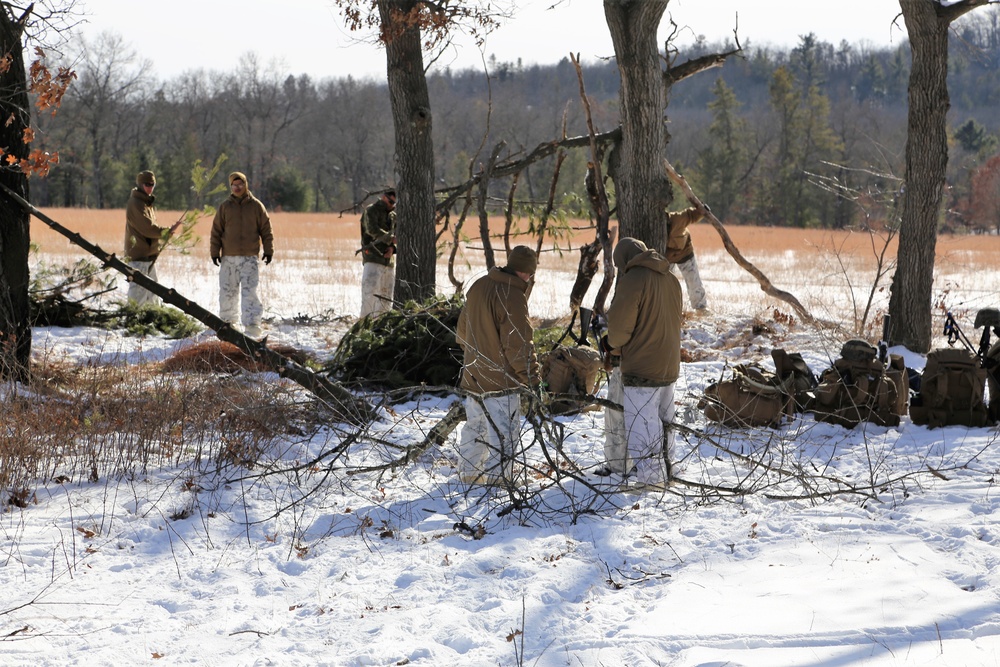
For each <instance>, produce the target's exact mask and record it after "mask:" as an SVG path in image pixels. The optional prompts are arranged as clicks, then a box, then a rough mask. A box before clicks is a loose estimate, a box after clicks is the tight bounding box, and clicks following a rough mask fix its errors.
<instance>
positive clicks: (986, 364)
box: [944, 308, 1000, 369]
mask: <svg viewBox="0 0 1000 667" xmlns="http://www.w3.org/2000/svg"><path fill="white" fill-rule="evenodd" d="M980 327H982V328H983V334H982V336H981V337H980V338H979V347H978V348H976V347H974V346H973V345H972V342H971V341H970V340H969V338H968V337H967V336H966V335H965V332H963V331H962V328H961V327H960V326H958V322H956V321H955V317H954V316H953V315H952V314H951V311H948V313H947V315H945V318H944V335H945V336H947V337H948V345H954V344H955V342H956V341H957V342H960V343H962V345H963V346H965V348H966V349H967V350H968V351H969V352H972V353H973V354H974V355H976V358H977V359H979V366H980V368H987V369H988V368H992V367H993V366H995V365H996V364H997V362H996V360H994V359H990V358H989V356H988V355H989V351H990V331H991V330H992V332H993V333H994V334H995V335H997V336H998V337H1000V310H997V309H996V308H983V309H982V310H980V311H979V312H978V313H976V322H975V324H974V325H973V328H975V329H978V328H980Z"/></svg>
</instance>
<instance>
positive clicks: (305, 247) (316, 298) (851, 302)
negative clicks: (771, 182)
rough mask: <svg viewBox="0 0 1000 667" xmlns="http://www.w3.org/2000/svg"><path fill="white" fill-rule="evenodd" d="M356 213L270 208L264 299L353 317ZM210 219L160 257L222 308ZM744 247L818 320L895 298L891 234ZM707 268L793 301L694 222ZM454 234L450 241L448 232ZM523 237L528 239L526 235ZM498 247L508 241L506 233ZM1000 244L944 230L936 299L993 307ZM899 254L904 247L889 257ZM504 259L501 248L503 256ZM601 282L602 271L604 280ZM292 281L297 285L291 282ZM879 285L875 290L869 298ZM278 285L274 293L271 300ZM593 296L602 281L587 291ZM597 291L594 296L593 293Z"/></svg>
mask: <svg viewBox="0 0 1000 667" xmlns="http://www.w3.org/2000/svg"><path fill="white" fill-rule="evenodd" d="M44 212H45V213H46V214H47V215H48V216H50V217H51V218H53V219H54V220H56V221H57V222H59V223H60V224H62V225H64V226H66V227H67V228H69V229H71V230H73V231H78V232H79V233H81V234H82V235H83V236H84V237H85V238H87V239H88V240H90V241H91V242H93V243H96V244H98V245H100V246H101V247H102V248H104V249H105V250H107V251H109V252H120V250H121V245H122V239H123V235H124V219H125V212H124V210H121V209H115V210H91V209H60V208H55V209H46V210H45V211H44ZM179 217H180V212H178V211H159V212H158V219H159V222H160V224H162V225H168V224H170V223H171V222H173V221H174V220H176V219H178V218H179ZM359 218H360V216H359V215H357V214H345V215H340V214H336V213H283V212H278V213H273V214H272V216H271V220H272V226H273V228H274V234H275V262H274V263H273V264H272V265H271V267H267V268H265V269H263V270H262V279H261V286H262V290H263V293H262V296H263V298H264V299H265V301H266V302H268V301H269V302H270V303H271V304H275V303H278V302H281V301H286V302H287V301H288V298H287V297H288V294H287V291H288V290H289V289H292V290H295V291H296V294H295V296H296V300H297V301H298V302H301V303H299V304H298V305H297V307H300V308H305V309H308V310H310V312H320V311H323V310H327V309H329V310H331V311H334V312H336V313H339V314H343V315H350V314H352V313H354V312H356V308H357V303H359V299H360V297H359V296H358V295H357V294H356V292H357V287H356V286H357V285H358V283H359V282H360V262H359V261H358V260H357V258H356V256H355V250H356V249H357V245H358V224H359ZM573 224H574V227H575V229H576V231H575V232H574V233H573V234H572V235H571V236H570V237H568V238H567V239H566V240H563V241H561V242H560V245H561V247H560V248H555V247H554V246H552V245H551V244H550V245H547V246H546V247H545V249H544V251H543V252H544V254H543V256H542V259H541V262H540V265H539V274H538V278H537V284H536V287H535V291H534V292H533V296H532V314H533V315H536V316H543V315H547V314H552V313H559V312H561V311H562V310H566V309H567V308H568V306H566V305H565V304H567V303H568V300H567V296H568V291H569V286H570V285H571V284H572V281H573V278H574V277H575V273H576V265H577V262H578V259H579V255H578V252H577V251H576V248H578V247H579V245H580V244H581V243H583V242H587V241H589V240H591V239H592V238H593V236H592V234H593V232H592V231H591V230H589V229H587V228H586V227H587V224H588V223H586V222H583V221H577V222H575V223H573ZM502 226H503V223H502V220H501V219H500V218H496V219H494V220H491V228H492V229H495V230H500V229H502ZM477 228H478V225H477V224H476V223H475V221H467V227H466V230H467V231H468V232H472V233H475V231H476V230H477ZM210 230H211V220H210V219H203V220H201V221H200V222H199V223H198V225H197V226H196V229H195V233H196V234H197V235H198V236H200V237H201V238H200V241H199V244H198V245H197V246H196V247H195V248H194V249H192V251H191V254H190V255H189V256H187V257H182V256H181V255H180V254H178V253H176V251H167V252H165V253H164V258H163V259H162V260H161V262H160V263H159V264H158V270H159V271H160V279H161V282H164V283H165V284H171V285H173V286H175V287H176V288H177V289H178V290H179V291H181V292H182V293H185V294H187V295H189V296H190V297H191V298H194V299H196V300H200V301H201V302H203V305H206V306H207V307H213V306H214V302H213V299H214V296H213V295H212V290H213V289H214V283H213V278H212V271H211V268H212V267H211V263H210V262H209V261H208V247H207V246H208V236H209V233H210ZM727 230H728V232H729V234H730V236H731V238H732V239H733V241H734V243H735V244H736V246H737V247H738V248H739V250H740V252H741V253H742V254H743V255H744V257H746V258H747V259H748V260H749V261H751V262H753V263H754V264H755V265H756V266H758V267H759V268H760V269H761V270H762V271H763V272H764V273H765V274H766V275H767V276H768V277H769V279H770V280H771V281H772V282H773V283H774V285H775V286H776V287H778V288H779V289H783V290H786V291H789V292H791V293H792V294H794V295H795V296H796V297H797V298H798V299H799V300H800V301H801V302H802V303H803V305H805V306H806V307H807V308H808V309H810V310H811V312H813V314H814V315H816V316H817V317H820V318H824V319H832V320H838V321H844V323H845V324H847V325H849V326H850V325H851V324H852V323H857V322H858V321H859V319H860V318H861V316H862V315H863V312H864V307H865V305H866V303H867V302H868V300H869V299H871V301H872V304H873V308H872V311H873V312H878V311H879V310H884V309H885V307H886V304H887V303H888V289H887V288H888V283H889V277H890V276H891V275H892V271H891V268H890V269H889V270H888V273H887V274H886V275H885V276H883V277H882V278H881V279H879V280H878V282H877V284H876V272H877V268H878V264H877V261H876V256H877V254H878V252H879V251H880V250H881V248H882V247H883V246H884V240H883V239H882V238H881V237H878V236H871V235H869V234H867V233H864V232H845V231H829V230H814V229H790V228H774V227H749V226H734V227H729V228H727ZM691 233H692V236H693V239H694V245H695V250H696V253H697V257H698V263H699V266H700V268H701V273H702V277H703V279H704V281H705V285H706V289H707V291H708V294H709V300H710V304H711V307H712V310H713V311H715V312H717V313H720V314H725V313H741V314H747V313H750V314H752V313H756V312H766V311H768V310H770V309H773V308H779V309H781V310H784V311H786V312H790V311H789V308H788V306H787V305H785V304H781V303H776V302H775V300H774V299H772V298H770V297H767V295H764V294H763V293H762V292H761V290H760V287H759V285H758V284H757V282H756V280H755V279H754V278H752V277H751V276H750V275H749V274H748V273H746V272H745V271H744V270H743V269H742V268H740V267H739V266H738V265H737V264H736V263H735V262H734V261H733V259H732V258H731V257H730V256H729V255H728V254H727V252H726V251H725V249H724V247H723V244H722V240H721V238H720V237H719V235H718V233H717V232H716V231H715V229H714V228H712V227H711V226H710V225H708V224H700V225H694V226H693V227H692V229H691ZM31 234H32V240H33V241H34V242H35V243H36V244H37V245H38V246H39V247H40V258H41V261H47V262H53V263H59V262H67V261H69V260H71V259H72V260H76V259H79V258H82V257H84V256H85V253H84V251H83V250H81V249H79V248H77V247H75V246H73V245H72V244H70V242H69V241H68V240H67V239H65V238H64V237H62V236H61V235H59V234H57V233H56V232H54V231H52V230H50V229H49V228H48V227H47V226H46V225H45V224H44V223H43V222H41V221H39V220H37V219H34V218H33V219H32V227H31ZM449 236H450V235H449V234H446V235H445V236H444V237H443V238H447V237H449ZM522 242H523V241H522ZM480 246H481V244H480V243H478V239H472V240H470V241H468V242H466V243H465V244H464V245H463V249H462V252H461V253H460V254H459V260H460V266H457V267H456V273H457V274H458V276H459V278H460V279H463V280H467V279H468V278H470V277H474V276H475V275H478V273H479V272H481V271H482V267H483V260H482V257H481V253H480V252H479V251H478V248H479V247H480ZM494 247H502V242H501V241H500V240H496V241H494ZM998 251H1000V237H997V236H955V235H943V236H941V237H939V239H938V244H937V260H936V265H935V289H934V298H935V301H936V302H940V303H942V304H945V305H947V306H948V307H951V308H956V309H961V308H966V309H968V310H972V311H974V310H976V309H978V308H982V307H987V306H989V307H996V306H997V305H998V302H1000V298H998V295H997V291H996V288H995V286H996V285H997V284H998V280H1000V275H998V272H997V269H996V268H995V265H996V261H995V258H996V257H997V256H998ZM887 257H888V261H889V262H891V261H893V260H894V257H895V242H893V243H892V244H891V246H890V247H889V249H888V252H887ZM445 261H446V260H445V259H442V260H441V262H440V263H439V267H438V289H439V291H441V292H451V291H454V289H455V288H454V287H452V286H451V285H450V283H449V279H448V274H447V267H446V265H445ZM502 261H503V255H502V253H499V254H498V262H499V263H502ZM599 281H600V275H598V277H597V278H596V279H595V283H597V282H599ZM289 284H291V287H289ZM873 289H874V296H870V293H871V292H872V290H873ZM269 291H270V293H271V294H270V296H269V294H268V293H269ZM595 293H596V284H595V286H594V287H592V292H591V293H590V294H595ZM590 294H589V295H588V297H587V298H588V299H590V298H591V296H590Z"/></svg>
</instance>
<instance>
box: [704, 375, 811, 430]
mask: <svg viewBox="0 0 1000 667" xmlns="http://www.w3.org/2000/svg"><path fill="white" fill-rule="evenodd" d="M698 408H699V409H700V410H702V411H703V412H704V413H705V417H707V418H708V419H710V420H712V421H716V422H721V423H722V424H724V425H726V426H729V427H733V428H743V427H747V426H772V427H773V426H778V425H780V424H781V422H782V420H783V419H784V418H785V416H786V415H790V414H792V412H793V407H792V399H791V397H790V396H789V394H788V392H787V390H786V388H785V386H784V385H783V384H782V382H781V379H780V378H779V377H778V376H777V375H776V374H775V373H772V372H771V371H769V370H767V369H764V368H761V367H760V366H757V365H755V364H738V365H736V366H733V376H732V378H730V379H728V380H720V381H719V382H713V383H712V384H710V385H709V386H708V387H706V388H705V394H704V396H702V397H701V399H700V400H699V401H698Z"/></svg>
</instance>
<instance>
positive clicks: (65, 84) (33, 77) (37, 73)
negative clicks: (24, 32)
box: [28, 47, 76, 116]
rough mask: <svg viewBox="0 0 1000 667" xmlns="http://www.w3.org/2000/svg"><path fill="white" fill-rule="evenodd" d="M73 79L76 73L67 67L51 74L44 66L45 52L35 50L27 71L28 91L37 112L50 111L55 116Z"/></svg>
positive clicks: (38, 49) (39, 49)
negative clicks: (33, 100)
mask: <svg viewBox="0 0 1000 667" xmlns="http://www.w3.org/2000/svg"><path fill="white" fill-rule="evenodd" d="M75 78H76V72H74V71H73V70H71V69H69V68H68V67H60V68H59V70H58V71H57V72H56V73H55V74H52V71H51V70H50V69H49V68H48V67H47V66H46V65H45V52H44V51H43V50H42V49H41V48H38V47H36V48H35V60H34V62H32V63H31V67H30V68H29V70H28V90H29V91H30V92H31V93H32V94H33V95H35V106H37V107H38V110H39V111H48V110H50V109H51V110H52V115H53V116H55V115H56V111H58V110H59V107H60V106H61V105H62V98H63V95H65V94H66V90H67V89H68V88H69V86H70V84H71V83H73V79H75Z"/></svg>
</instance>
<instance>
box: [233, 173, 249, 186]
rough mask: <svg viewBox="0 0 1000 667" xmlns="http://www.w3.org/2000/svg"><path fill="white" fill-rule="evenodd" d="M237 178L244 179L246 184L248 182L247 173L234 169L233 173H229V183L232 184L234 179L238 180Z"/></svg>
mask: <svg viewBox="0 0 1000 667" xmlns="http://www.w3.org/2000/svg"><path fill="white" fill-rule="evenodd" d="M236 180H240V181H243V183H244V184H246V182H247V177H246V174H244V173H243V172H242V171H234V172H233V173H231V174H229V184H230V185H232V184H233V181H236Z"/></svg>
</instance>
